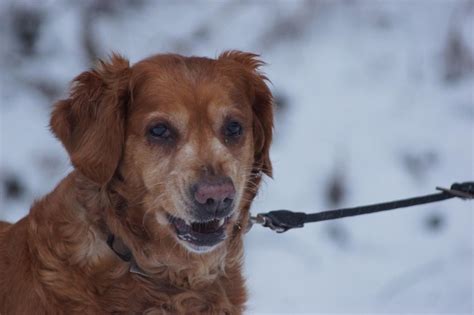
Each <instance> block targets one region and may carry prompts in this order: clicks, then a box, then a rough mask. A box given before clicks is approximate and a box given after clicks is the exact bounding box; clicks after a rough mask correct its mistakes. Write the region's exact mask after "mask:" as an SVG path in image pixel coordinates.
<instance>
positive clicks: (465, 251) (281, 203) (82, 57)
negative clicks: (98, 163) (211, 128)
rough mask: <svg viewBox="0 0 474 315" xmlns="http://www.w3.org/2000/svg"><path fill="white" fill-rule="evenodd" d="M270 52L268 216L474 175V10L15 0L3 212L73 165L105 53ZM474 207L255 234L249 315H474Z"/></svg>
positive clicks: (378, 4)
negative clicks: (78, 108) (83, 97)
mask: <svg viewBox="0 0 474 315" xmlns="http://www.w3.org/2000/svg"><path fill="white" fill-rule="evenodd" d="M226 49H239V50H245V51H252V52H256V53H259V54H261V56H262V59H263V60H264V61H266V62H267V63H268V64H267V65H266V66H265V67H264V69H263V70H264V72H265V73H266V74H267V75H268V77H269V78H270V79H271V81H272V85H271V87H272V90H273V92H274V93H275V95H276V101H277V102H276V103H277V116H276V117H277V119H276V127H275V133H276V134H275V142H274V145H273V148H272V160H273V166H274V179H273V180H272V179H269V178H267V179H266V180H265V183H264V185H263V189H262V190H261V193H260V194H259V196H258V197H257V199H256V201H255V203H254V205H253V208H252V209H253V210H252V211H253V213H257V212H265V211H268V210H272V209H292V210H298V211H308V212H314V211H322V210H326V209H329V208H334V207H342V206H356V205H363V204H370V203H375V202H381V201H388V200H393V199H398V198H405V197H410V196H415V195H419V194H427V193H431V192H434V188H435V186H449V185H450V184H451V183H452V182H454V181H468V180H473V179H474V165H473V154H474V141H473V138H474V92H473V88H474V74H473V69H474V2H472V1H455V0H417V1H406V0H401V1H389V0H387V1H358V0H352V1H349V0H347V1H336V0H335V1H291V0H287V1H176V2H173V1H151V0H148V1H146V0H135V1H133V0H120V1H112V0H107V1H91V0H88V1H75V2H74V1H39V0H38V1H34V0H30V1H25V0H23V1H13V0H3V1H1V3H0V88H1V90H0V118H1V120H0V122H1V125H0V132H1V135H0V141H1V142H0V151H1V153H0V156H1V157H0V161H1V162H0V163H1V164H0V183H1V185H2V186H1V187H0V188H1V189H0V219H3V220H8V221H12V222H14V221H16V220H18V219H19V218H21V217H22V216H24V215H25V214H26V213H27V212H28V209H29V206H30V205H31V203H32V201H33V200H34V199H37V198H40V197H41V196H42V195H44V194H46V193H47V192H49V191H50V190H51V189H52V188H53V187H54V186H55V185H56V184H57V183H58V181H59V180H60V179H61V178H62V177H64V176H65V175H66V174H67V173H68V172H69V171H70V166H69V161H68V158H67V156H66V154H65V151H64V149H63V148H62V147H61V145H60V144H59V142H58V141H56V140H55V139H54V137H53V136H52V134H51V133H50V132H49V130H48V123H49V113H50V110H51V105H52V104H53V103H54V101H55V100H58V99H59V98H61V97H63V96H65V95H66V93H67V91H68V85H69V82H70V81H71V80H72V78H73V77H74V76H76V75H77V74H79V73H80V72H82V71H84V70H86V69H88V68H89V67H91V65H92V64H93V62H92V60H93V59H94V58H95V57H100V58H104V57H106V56H107V55H108V54H109V53H110V52H112V51H116V52H119V53H121V54H123V55H125V56H127V57H128V58H130V60H131V62H136V61H138V60H140V59H142V58H144V57H147V56H149V55H151V54H154V53H159V52H178V53H181V54H185V55H200V56H208V57H216V56H217V55H218V54H219V53H220V52H222V51H224V50H226ZM473 210H474V209H473V203H472V202H471V203H469V202H463V201H460V200H449V201H444V202H442V203H437V204H431V205H426V206H420V207H415V208H409V209H403V210H398V211H393V212H386V213H382V214H372V215H368V216H361V217H357V218H349V219H344V220H339V221H334V222H325V223H318V224H308V225H306V227H305V228H304V229H299V230H292V231H289V232H287V233H285V234H276V233H274V232H272V231H270V230H267V229H263V228H261V227H259V226H255V227H254V228H253V229H252V230H251V232H250V233H249V234H247V236H246V241H245V245H246V252H245V253H246V254H245V274H246V277H247V280H248V281H247V282H248V286H249V292H250V301H249V303H248V314H257V313H260V314H263V313H266V314H277V313H281V314H296V313H308V314H327V313H346V314H354V313H364V314H368V313H371V314H382V313H404V314H415V313H428V314H435V313H450V314H471V313H473V309H474V308H473V304H474V303H473V300H474V298H473V281H474V277H473V244H474V243H473V228H474V222H473Z"/></svg>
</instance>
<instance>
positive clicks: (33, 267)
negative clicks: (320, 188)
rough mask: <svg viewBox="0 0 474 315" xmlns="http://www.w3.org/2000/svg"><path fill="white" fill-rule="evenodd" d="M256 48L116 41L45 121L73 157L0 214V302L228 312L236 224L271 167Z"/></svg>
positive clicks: (239, 284)
mask: <svg viewBox="0 0 474 315" xmlns="http://www.w3.org/2000/svg"><path fill="white" fill-rule="evenodd" d="M261 65H262V62H261V61H259V60H258V59H257V56H256V55H253V54H250V53H243V52H238V51H230V52H225V53H223V54H222V55H220V56H219V57H218V58H217V59H215V60H214V59H208V58H198V57H182V56H179V55H156V56H153V57H151V58H148V59H145V60H143V61H141V62H139V63H137V64H135V65H134V66H132V67H130V66H129V64H128V61H127V60H125V59H124V58H122V57H120V56H117V55H114V56H113V57H112V58H111V60H110V61H109V62H107V63H104V62H102V63H100V65H99V66H98V67H97V68H96V69H95V70H92V71H88V72H84V73H82V74H81V75H79V76H78V77H77V78H76V79H75V81H74V85H73V87H72V91H71V94H70V97H69V98H68V99H66V100H62V101H59V102H58V103H57V104H56V105H55V107H54V111H53V114H52V118H51V129H52V131H53V132H54V134H55V135H56V136H57V137H58V138H59V140H61V142H62V143H63V144H64V147H65V148H66V150H67V151H68V153H69V155H70V157H71V161H72V164H73V165H74V167H75V170H74V171H73V172H72V173H71V174H69V175H68V176H67V177H66V178H65V179H64V180H63V181H62V182H61V183H60V184H59V185H58V186H57V187H56V189H55V190H54V191H53V192H51V193H50V194H49V195H47V196H46V197H44V198H43V199H41V200H40V201H37V202H36V203H35V204H34V205H33V207H32V208H31V211H30V213H29V215H28V216H27V217H25V218H23V219H22V220H20V221H19V222H18V223H16V224H13V225H8V224H4V223H1V224H0V313H1V314H108V313H113V314H143V313H146V314H239V313H242V311H243V309H244V303H245V301H246V291H245V285H244V279H243V277H242V274H241V268H242V258H243V257H242V236H243V233H244V231H245V229H246V225H247V222H248V217H249V207H250V204H251V202H252V200H253V199H254V197H255V194H256V192H257V189H258V187H259V185H260V180H261V175H262V173H265V174H267V175H269V176H271V163H270V160H269V152H268V151H269V146H270V142H271V138H272V122H273V114H272V96H271V93H270V91H269V89H268V87H267V85H266V84H265V80H266V78H265V77H264V76H263V75H262V74H261V73H259V72H258V68H259V67H260V66H261Z"/></svg>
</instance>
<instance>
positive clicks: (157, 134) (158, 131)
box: [149, 124, 171, 139]
mask: <svg viewBox="0 0 474 315" xmlns="http://www.w3.org/2000/svg"><path fill="white" fill-rule="evenodd" d="M149 133H150V135H151V136H152V137H154V138H161V139H169V138H170V137H171V131H170V129H169V128H168V126H166V125H165V124H158V125H155V126H153V127H151V128H150V130H149Z"/></svg>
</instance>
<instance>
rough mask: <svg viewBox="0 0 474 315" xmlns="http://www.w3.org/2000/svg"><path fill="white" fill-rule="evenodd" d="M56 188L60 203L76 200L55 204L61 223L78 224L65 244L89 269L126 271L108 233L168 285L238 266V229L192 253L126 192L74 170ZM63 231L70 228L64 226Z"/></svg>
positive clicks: (196, 281)
mask: <svg viewBox="0 0 474 315" xmlns="http://www.w3.org/2000/svg"><path fill="white" fill-rule="evenodd" d="M56 190H62V193H61V194H57V195H62V196H65V197H64V198H67V199H68V200H61V201H59V202H60V203H62V204H64V205H68V206H71V205H74V206H73V207H74V209H64V208H63V207H62V206H59V207H58V210H59V211H62V212H64V211H67V217H68V220H67V221H66V222H65V224H70V225H71V226H75V230H78V227H81V229H80V230H79V231H78V234H77V235H75V236H74V240H68V241H69V244H73V245H74V246H73V247H74V248H72V247H71V250H70V252H71V253H76V254H75V256H76V257H75V258H76V259H75V260H76V263H77V264H79V265H81V266H83V267H84V268H85V269H87V272H88V273H90V274H96V273H97V272H99V271H101V270H104V269H108V273H110V274H112V275H114V276H117V274H116V272H113V271H114V270H116V271H118V272H119V273H124V272H128V271H129V270H130V263H128V262H124V261H123V260H122V259H120V258H119V257H118V256H117V254H116V253H114V252H113V251H112V250H111V249H110V247H109V246H108V245H107V242H106V241H107V237H108V236H109V235H110V234H113V235H114V236H115V237H117V238H119V239H120V240H121V241H122V242H123V243H124V244H125V245H126V248H127V250H130V252H131V253H132V255H133V260H134V262H135V263H136V264H137V265H138V266H139V268H140V269H141V270H142V271H143V272H144V273H146V274H147V275H148V276H149V277H150V278H153V279H156V280H157V281H159V282H160V283H168V284H169V285H170V286H174V287H183V288H199V287H205V286H206V285H209V284H212V283H213V282H214V281H215V280H216V279H217V278H219V277H220V276H223V275H224V274H225V273H227V272H229V270H234V269H236V268H237V269H239V270H240V264H241V260H242V244H241V243H242V242H241V234H240V231H236V234H235V235H232V237H229V238H228V239H227V240H226V241H225V242H224V243H223V244H221V245H220V246H219V247H218V248H216V249H215V250H214V251H212V252H211V253H209V254H194V253H190V252H189V251H188V250H186V249H185V248H184V247H183V246H181V245H180V244H178V243H177V241H176V240H175V238H174V237H173V236H171V235H170V234H169V233H168V232H166V231H163V230H164V229H163V228H162V227H160V226H159V225H158V224H157V222H147V221H145V220H143V218H142V216H143V215H142V214H143V213H144V212H143V209H140V208H139V207H140V206H139V205H136V206H135V207H136V208H132V207H130V205H131V204H132V203H131V202H130V201H129V200H128V199H126V198H127V196H124V195H123V194H120V193H118V192H117V191H110V190H109V189H108V188H103V187H102V188H101V187H98V186H97V185H95V184H93V183H92V182H90V181H89V180H88V179H86V178H84V177H83V176H82V175H80V174H79V173H77V172H73V173H71V174H70V175H69V176H68V177H67V178H66V179H64V180H63V182H62V183H61V184H60V185H59V186H58V187H57V188H56ZM52 194H54V192H53V193H52ZM71 198H75V200H71ZM52 215H57V214H52ZM61 215H65V213H62V214H61ZM134 215H136V216H141V217H134ZM149 221H151V220H149ZM147 223H148V224H147ZM64 230H65V231H66V230H68V229H67V228H66V227H65V228H64ZM71 237H72V236H71ZM61 239H64V236H61V238H60V239H58V240H56V241H60V240H61ZM229 251H232V255H228V253H229ZM77 253H81V254H82V255H80V256H79V255H78V254H77ZM228 257H232V261H229V259H228Z"/></svg>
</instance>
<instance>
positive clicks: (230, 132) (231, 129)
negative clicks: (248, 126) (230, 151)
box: [224, 121, 242, 138]
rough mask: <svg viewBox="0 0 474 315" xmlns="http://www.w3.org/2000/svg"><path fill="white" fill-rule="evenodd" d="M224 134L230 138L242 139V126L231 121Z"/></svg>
mask: <svg viewBox="0 0 474 315" xmlns="http://www.w3.org/2000/svg"><path fill="white" fill-rule="evenodd" d="M224 133H225V135H226V136H227V137H230V138H237V137H240V136H241V135H242V125H241V124H240V123H239V122H237V121H231V122H229V123H228V124H227V125H226V127H225V131H224Z"/></svg>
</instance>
